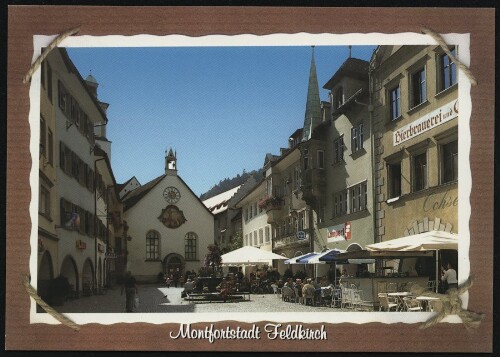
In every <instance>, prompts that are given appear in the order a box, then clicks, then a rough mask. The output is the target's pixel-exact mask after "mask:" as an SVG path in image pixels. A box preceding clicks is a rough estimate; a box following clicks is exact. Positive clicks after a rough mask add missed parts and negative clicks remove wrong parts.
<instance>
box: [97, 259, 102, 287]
mask: <svg viewBox="0 0 500 357" xmlns="http://www.w3.org/2000/svg"><path fill="white" fill-rule="evenodd" d="M97 286H103V275H102V260H101V257H99V262H98V263H97Z"/></svg>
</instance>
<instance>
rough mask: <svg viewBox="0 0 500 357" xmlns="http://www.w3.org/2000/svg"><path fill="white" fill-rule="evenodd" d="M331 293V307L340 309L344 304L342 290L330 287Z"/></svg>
mask: <svg viewBox="0 0 500 357" xmlns="http://www.w3.org/2000/svg"><path fill="white" fill-rule="evenodd" d="M330 291H331V297H332V300H331V302H330V307H340V305H341V303H342V300H341V298H342V291H341V290H340V288H335V287H333V286H330Z"/></svg>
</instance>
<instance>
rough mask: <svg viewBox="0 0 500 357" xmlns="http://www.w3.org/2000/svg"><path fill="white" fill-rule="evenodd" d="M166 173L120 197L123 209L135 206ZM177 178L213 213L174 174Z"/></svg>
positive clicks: (180, 179)
mask: <svg viewBox="0 0 500 357" xmlns="http://www.w3.org/2000/svg"><path fill="white" fill-rule="evenodd" d="M166 176H167V175H165V174H163V175H161V176H158V177H157V178H155V179H153V180H151V181H149V182H148V183H146V184H144V185H142V186H139V187H137V188H136V189H135V190H133V191H130V192H129V193H127V194H126V195H125V196H123V198H122V202H123V204H124V206H123V211H124V212H125V211H127V210H129V209H130V208H132V207H133V206H135V205H136V204H137V203H138V202H139V201H140V200H141V199H143V198H144V196H146V195H147V194H148V193H149V192H150V191H151V190H152V189H153V188H155V187H156V185H158V184H159V183H160V182H161V181H162V180H163V179H164V178H165V177H166ZM175 177H177V178H178V179H179V181H180V182H181V183H182V184H183V185H184V186H186V188H187V189H188V190H189V192H191V194H192V195H193V196H194V197H196V198H197V199H198V201H199V202H200V204H201V205H202V206H203V207H204V208H205V209H206V210H207V211H208V212H209V213H210V214H213V213H212V212H210V210H209V209H208V208H207V207H206V206H205V205H204V204H203V202H202V201H201V200H200V198H199V197H198V196H197V195H196V194H195V193H194V192H193V190H191V188H190V187H189V186H188V185H187V184H186V183H185V182H184V180H183V179H182V178H181V177H180V176H179V175H177V176H175Z"/></svg>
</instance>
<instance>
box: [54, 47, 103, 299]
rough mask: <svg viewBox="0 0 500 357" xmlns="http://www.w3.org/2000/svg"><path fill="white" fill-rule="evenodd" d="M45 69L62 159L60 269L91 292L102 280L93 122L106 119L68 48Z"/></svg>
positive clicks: (59, 181) (57, 220)
mask: <svg viewBox="0 0 500 357" xmlns="http://www.w3.org/2000/svg"><path fill="white" fill-rule="evenodd" d="M45 67H46V68H47V73H46V75H47V80H48V81H50V82H48V83H47V88H49V87H50V88H51V90H50V91H52V103H53V107H52V113H51V115H52V118H53V119H50V120H49V121H52V120H53V121H54V123H55V126H54V128H55V140H54V144H55V145H54V148H53V154H54V157H55V158H57V159H54V164H55V166H54V171H55V174H56V178H57V184H56V186H55V195H54V196H55V200H56V202H57V203H58V205H57V207H58V208H59V209H58V210H56V212H57V213H58V214H56V215H54V219H53V224H54V227H55V228H56V232H57V236H58V239H59V241H58V259H57V269H56V271H57V272H58V274H57V275H59V274H60V275H63V276H64V277H66V278H68V280H69V282H70V284H71V285H73V288H74V290H75V291H77V292H80V291H81V290H82V288H83V287H84V286H85V287H86V288H88V290H89V289H91V288H92V287H95V286H96V284H97V281H96V267H97V259H96V251H97V242H96V241H97V239H96V235H95V232H96V230H95V228H96V226H97V224H98V221H97V218H96V214H95V211H96V209H95V205H96V200H95V195H96V193H95V190H96V188H97V187H99V186H100V185H101V181H100V180H99V176H97V175H96V169H95V161H94V157H95V156H94V148H95V145H96V142H95V136H94V126H96V125H98V124H100V125H105V124H106V123H107V118H106V114H105V112H104V110H103V109H102V107H101V105H100V104H99V102H98V101H97V98H96V96H95V95H93V94H92V92H91V90H89V87H88V85H87V83H86V81H84V80H83V79H82V77H81V76H80V74H79V73H78V71H77V70H76V68H75V66H74V65H73V63H72V62H71V60H70V58H69V56H68V54H67V53H66V50H65V49H61V48H59V49H57V50H54V51H51V53H50V55H49V56H48V57H47V59H46V66H45ZM49 68H50V72H49V71H48V69H49ZM49 73H50V75H49ZM49 83H50V84H49Z"/></svg>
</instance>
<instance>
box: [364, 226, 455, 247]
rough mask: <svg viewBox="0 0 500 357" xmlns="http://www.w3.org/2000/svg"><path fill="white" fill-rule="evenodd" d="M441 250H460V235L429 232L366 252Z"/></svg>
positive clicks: (385, 242) (384, 243)
mask: <svg viewBox="0 0 500 357" xmlns="http://www.w3.org/2000/svg"><path fill="white" fill-rule="evenodd" d="M439 249H456V250H458V235H457V234H454V233H449V232H444V231H429V232H425V233H420V234H414V235H411V236H406V237H402V238H397V239H391V240H387V241H384V242H380V243H375V244H370V245H367V246H366V250H371V251H377V250H391V251H399V252H409V251H412V252H415V251H425V250H439Z"/></svg>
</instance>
